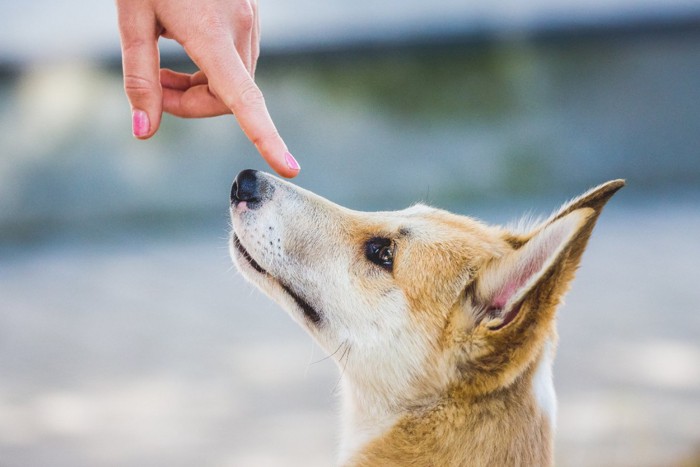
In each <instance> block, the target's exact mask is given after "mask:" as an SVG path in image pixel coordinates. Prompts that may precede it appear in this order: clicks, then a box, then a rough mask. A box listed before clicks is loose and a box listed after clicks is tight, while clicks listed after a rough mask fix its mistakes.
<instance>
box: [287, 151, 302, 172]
mask: <svg viewBox="0 0 700 467" xmlns="http://www.w3.org/2000/svg"><path fill="white" fill-rule="evenodd" d="M284 161H285V162H286V163H287V167H289V168H290V169H292V170H301V167H300V166H299V163H298V162H297V160H296V159H294V156H292V155H291V154H290V153H289V152H285V153H284Z"/></svg>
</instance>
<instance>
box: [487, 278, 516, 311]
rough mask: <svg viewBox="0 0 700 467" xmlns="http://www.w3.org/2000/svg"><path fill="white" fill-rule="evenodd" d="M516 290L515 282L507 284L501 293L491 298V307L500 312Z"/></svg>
mask: <svg viewBox="0 0 700 467" xmlns="http://www.w3.org/2000/svg"><path fill="white" fill-rule="evenodd" d="M516 290H518V287H517V284H516V283H515V281H513V282H509V283H507V284H506V285H505V287H504V288H503V289H501V291H500V292H499V293H498V294H497V295H496V296H495V297H494V298H493V300H492V302H491V307H492V308H495V309H497V310H502V309H503V308H504V307H505V306H506V303H508V300H510V297H512V296H513V294H514V293H515V291H516Z"/></svg>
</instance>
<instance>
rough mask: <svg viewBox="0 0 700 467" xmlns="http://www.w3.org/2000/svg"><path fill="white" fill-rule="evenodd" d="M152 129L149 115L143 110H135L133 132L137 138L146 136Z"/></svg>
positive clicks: (132, 123) (132, 115)
mask: <svg viewBox="0 0 700 467" xmlns="http://www.w3.org/2000/svg"><path fill="white" fill-rule="evenodd" d="M150 129H151V122H150V121H149V120H148V114H147V113H146V112H144V111H143V110H134V111H133V113H132V114H131V131H132V133H133V134H134V136H136V137H137V138H140V137H142V136H146V135H147V134H148V132H149V130H150Z"/></svg>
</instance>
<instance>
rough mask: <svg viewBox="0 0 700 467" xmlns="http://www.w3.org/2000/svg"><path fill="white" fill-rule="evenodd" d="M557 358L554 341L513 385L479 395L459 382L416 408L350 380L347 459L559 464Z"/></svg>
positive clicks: (350, 462)
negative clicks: (555, 453) (554, 361)
mask: <svg viewBox="0 0 700 467" xmlns="http://www.w3.org/2000/svg"><path fill="white" fill-rule="evenodd" d="M552 357H553V355H552V349H551V348H550V346H547V347H546V348H545V349H544V351H543V352H542V354H541V355H540V358H539V359H538V360H537V362H535V364H533V365H532V366H531V368H530V369H529V370H528V371H526V372H525V373H524V374H523V375H522V376H521V377H520V378H518V380H516V381H515V382H514V383H513V384H512V385H511V386H509V387H507V388H503V389H500V390H498V391H495V392H493V393H490V394H485V395H480V396H475V395H474V394H473V393H472V392H471V391H470V390H469V388H467V387H461V385H459V384H457V385H455V386H453V387H452V388H451V389H450V390H448V391H445V392H444V393H442V394H440V395H436V396H434V397H433V398H431V399H429V400H426V401H424V402H423V403H417V404H415V405H413V404H412V405H411V407H410V408H408V407H401V406H399V405H394V404H392V401H389V400H385V399H383V398H381V397H372V395H371V394H368V393H367V392H364V391H361V390H359V389H358V388H356V387H354V386H353V385H352V383H350V382H345V383H344V387H343V427H342V431H343V432H342V443H341V449H340V455H339V460H340V465H342V466H348V467H350V466H352V467H365V466H374V465H386V466H394V465H395V466H399V465H409V464H411V463H414V464H415V465H444V466H461V465H477V466H478V465H484V466H486V465H512V464H514V463H515V464H518V463H519V464H521V465H542V466H547V465H552V462H553V448H552V446H553V430H554V423H555V417H556V399H555V395H554V387H553V383H552V370H551V368H552ZM436 453H439V454H436ZM424 455H425V456H429V457H426V458H425V459H423V457H422V456H424ZM436 455H439V456H443V457H436Z"/></svg>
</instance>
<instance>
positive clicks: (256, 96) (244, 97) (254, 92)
mask: <svg viewBox="0 0 700 467" xmlns="http://www.w3.org/2000/svg"><path fill="white" fill-rule="evenodd" d="M264 105H265V97H264V96H263V93H262V91H261V90H260V88H258V87H257V86H256V85H255V83H253V81H249V82H248V83H247V84H246V85H244V86H243V88H242V89H241V91H240V92H239V94H238V99H237V102H234V103H233V106H232V107H233V108H234V109H252V108H257V107H260V106H264Z"/></svg>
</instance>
